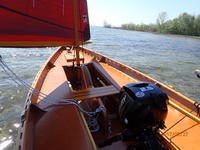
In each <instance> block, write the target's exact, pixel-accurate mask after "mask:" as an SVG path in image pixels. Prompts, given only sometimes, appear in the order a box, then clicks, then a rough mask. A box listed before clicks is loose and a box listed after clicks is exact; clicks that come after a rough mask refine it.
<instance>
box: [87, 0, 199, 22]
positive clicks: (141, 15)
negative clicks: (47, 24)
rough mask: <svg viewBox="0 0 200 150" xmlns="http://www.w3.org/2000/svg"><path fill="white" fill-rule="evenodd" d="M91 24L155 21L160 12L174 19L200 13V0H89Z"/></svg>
mask: <svg viewBox="0 0 200 150" xmlns="http://www.w3.org/2000/svg"><path fill="white" fill-rule="evenodd" d="M87 1H88V9H89V17H90V24H91V25H95V26H103V24H104V21H107V22H108V23H109V24H112V26H121V24H124V23H135V24H141V23H145V24H149V23H155V22H156V18H157V17H158V14H159V13H160V12H167V15H168V19H173V18H176V17H177V16H179V15H180V14H181V13H183V12H187V13H189V14H191V15H198V14H200V0H87Z"/></svg>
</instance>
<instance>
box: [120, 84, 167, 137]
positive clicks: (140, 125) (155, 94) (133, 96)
mask: <svg viewBox="0 0 200 150" xmlns="http://www.w3.org/2000/svg"><path fill="white" fill-rule="evenodd" d="M167 103H168V96H167V95H166V94H165V93H164V92H163V91H162V90H161V89H160V88H159V87H157V86H156V85H155V84H152V83H148V82H138V83H131V84H128V85H125V86H124V87H123V88H122V89H121V92H120V105H119V115H120V119H121V121H122V124H123V127H124V128H125V129H128V130H131V131H132V132H133V133H135V134H140V133H141V132H143V131H144V130H149V129H150V130H155V129H156V130H157V129H159V128H161V129H163V128H164V127H165V125H164V123H165V118H166V116H167Z"/></svg>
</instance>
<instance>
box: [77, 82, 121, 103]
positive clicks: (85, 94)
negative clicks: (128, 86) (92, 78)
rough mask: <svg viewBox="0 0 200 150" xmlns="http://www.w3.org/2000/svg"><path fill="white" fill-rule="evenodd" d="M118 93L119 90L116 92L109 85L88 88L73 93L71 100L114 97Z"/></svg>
mask: <svg viewBox="0 0 200 150" xmlns="http://www.w3.org/2000/svg"><path fill="white" fill-rule="evenodd" d="M118 93H119V90H117V89H116V88H115V87H114V86H112V85H111V86H105V87H97V88H88V89H85V90H79V91H75V92H74V93H73V95H74V97H73V98H74V99H76V100H84V99H91V98H96V97H102V96H108V95H114V94H118Z"/></svg>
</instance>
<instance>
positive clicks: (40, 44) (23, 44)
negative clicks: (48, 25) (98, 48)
mask: <svg viewBox="0 0 200 150" xmlns="http://www.w3.org/2000/svg"><path fill="white" fill-rule="evenodd" d="M89 43H91V42H82V41H76V45H86V44H89ZM74 45H75V42H53V41H52V42H51V41H49V42H42V41H39V42H36V41H20V42H18V41H5V42H2V41H0V47H49V46H50V47H55V46H74Z"/></svg>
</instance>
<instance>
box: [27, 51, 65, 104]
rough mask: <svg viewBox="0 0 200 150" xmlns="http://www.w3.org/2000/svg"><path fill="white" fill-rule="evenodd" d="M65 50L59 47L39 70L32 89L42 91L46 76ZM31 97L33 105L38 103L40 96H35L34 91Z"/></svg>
mask: <svg viewBox="0 0 200 150" xmlns="http://www.w3.org/2000/svg"><path fill="white" fill-rule="evenodd" d="M63 50H65V47H59V48H58V49H57V50H56V51H55V52H54V53H53V54H52V55H51V56H50V57H49V59H48V60H47V61H46V62H45V63H44V65H43V67H41V69H40V70H39V72H38V73H37V75H36V77H35V79H34V81H33V83H32V88H34V89H36V90H38V91H40V89H41V87H42V84H43V82H44V80H45V77H46V75H47V74H48V72H49V70H50V69H51V67H52V64H54V62H55V61H56V60H57V58H58V57H59V56H60V54H61V53H62V51H63ZM28 95H30V96H29V97H30V99H31V101H32V103H37V99H38V96H35V95H33V93H32V91H30V93H29V94H28Z"/></svg>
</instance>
